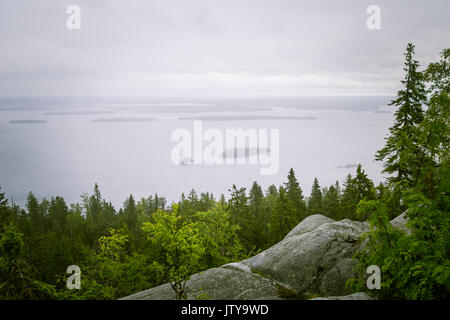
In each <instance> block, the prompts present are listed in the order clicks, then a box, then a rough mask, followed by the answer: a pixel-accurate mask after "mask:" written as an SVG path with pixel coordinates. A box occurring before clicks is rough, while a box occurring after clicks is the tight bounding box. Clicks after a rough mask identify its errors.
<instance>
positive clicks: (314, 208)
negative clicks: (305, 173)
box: [308, 178, 322, 214]
mask: <svg viewBox="0 0 450 320" xmlns="http://www.w3.org/2000/svg"><path fill="white" fill-rule="evenodd" d="M308 209H309V214H321V213H322V190H321V189H320V185H319V181H318V180H317V178H314V182H313V186H312V190H311V196H310V197H309V202H308Z"/></svg>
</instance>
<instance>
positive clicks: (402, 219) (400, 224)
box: [391, 211, 411, 234]
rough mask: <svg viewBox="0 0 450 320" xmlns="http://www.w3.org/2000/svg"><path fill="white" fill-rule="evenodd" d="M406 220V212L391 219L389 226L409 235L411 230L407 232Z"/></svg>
mask: <svg viewBox="0 0 450 320" xmlns="http://www.w3.org/2000/svg"><path fill="white" fill-rule="evenodd" d="M408 220H409V219H408V218H407V217H406V211H405V212H403V213H402V214H401V215H399V216H397V217H395V218H394V219H392V221H391V224H392V226H393V227H394V228H397V229H399V230H402V231H404V232H406V234H411V230H409V229H408V227H407V226H406V223H407V222H408Z"/></svg>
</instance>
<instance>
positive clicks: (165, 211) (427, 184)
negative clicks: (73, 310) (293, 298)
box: [0, 44, 450, 299]
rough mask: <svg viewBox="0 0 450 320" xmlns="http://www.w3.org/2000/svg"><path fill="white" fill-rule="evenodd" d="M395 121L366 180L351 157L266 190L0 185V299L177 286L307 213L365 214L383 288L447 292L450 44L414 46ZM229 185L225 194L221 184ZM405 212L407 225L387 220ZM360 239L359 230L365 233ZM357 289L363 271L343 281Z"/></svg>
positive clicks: (257, 247)
mask: <svg viewBox="0 0 450 320" xmlns="http://www.w3.org/2000/svg"><path fill="white" fill-rule="evenodd" d="M404 59H405V60H404V78H403V79H401V83H402V85H401V90H400V91H398V93H397V96H396V97H395V98H394V99H393V100H392V102H391V106H392V108H394V110H395V114H394V117H395V119H394V124H393V126H392V127H391V128H390V129H389V132H387V133H386V140H385V145H384V146H383V147H382V148H381V149H380V150H379V151H378V152H377V153H376V155H374V157H375V160H377V161H381V162H382V163H383V164H384V171H385V173H386V174H387V175H388V176H389V178H388V179H387V180H386V181H384V182H383V183H379V184H377V185H376V184H374V182H373V181H372V180H371V179H370V177H368V176H367V174H366V173H365V171H364V168H362V167H361V165H359V166H358V167H357V169H356V171H355V172H354V173H353V174H352V175H348V176H347V178H346V179H345V181H336V183H334V184H333V185H330V186H324V185H320V181H319V180H318V179H315V180H314V182H313V187H312V190H302V189H301V187H300V183H299V181H301V177H296V175H295V172H294V169H291V170H290V171H289V172H287V177H286V180H285V181H284V182H282V183H281V184H280V185H278V186H276V185H271V186H269V187H268V188H267V190H264V189H263V188H262V187H261V186H260V185H259V184H258V182H256V181H255V182H253V185H252V187H251V188H250V189H249V190H247V189H246V188H241V187H239V186H236V185H233V186H231V188H230V186H224V193H225V194H227V200H226V198H225V196H224V195H213V194H211V193H208V192H206V193H200V194H199V193H197V192H196V191H195V190H192V191H190V192H189V193H188V194H182V195H181V198H180V200H179V201H178V202H177V203H171V204H169V203H167V201H166V199H165V198H164V197H163V196H161V195H159V194H154V195H151V196H149V197H148V198H142V199H135V198H134V197H133V195H131V194H130V196H129V197H128V198H127V199H126V200H125V202H124V204H123V207H122V208H116V207H114V206H113V205H112V204H111V203H110V202H108V199H105V198H104V197H103V196H102V193H101V191H100V190H101V189H100V187H101V186H98V185H97V184H95V185H94V187H93V191H92V194H84V195H82V196H81V201H80V202H79V203H74V204H69V203H66V201H65V200H64V198H63V197H61V196H55V197H52V198H50V199H37V198H36V197H35V195H34V194H33V193H32V192H30V193H29V194H28V198H27V203H26V205H25V207H20V206H18V205H16V204H13V203H11V202H10V201H8V199H7V198H6V196H5V193H4V192H5V190H3V191H2V190H0V253H1V256H0V299H118V298H121V297H123V296H126V295H129V294H133V293H136V292H139V291H142V290H145V289H148V288H151V287H154V286H157V285H160V284H163V283H166V282H170V283H171V285H172V288H173V289H174V292H175V293H176V295H177V297H178V298H180V299H182V298H184V297H185V287H184V285H185V283H186V280H187V279H188V278H189V276H190V275H192V274H194V273H196V272H199V271H202V270H206V269H209V268H213V267H216V266H220V265H223V264H225V263H229V262H233V261H239V260H242V259H245V258H247V257H250V256H253V255H255V254H256V253H258V252H261V251H262V250H264V249H267V248H269V247H270V246H272V245H274V244H275V243H277V242H279V241H280V240H281V239H283V237H284V236H285V235H286V234H287V233H288V232H289V231H291V230H292V229H293V228H294V227H295V226H296V225H297V224H298V223H299V222H300V221H302V220H303V219H305V218H306V217H307V216H309V215H313V214H322V215H325V216H327V217H329V218H332V219H334V220H341V219H351V220H359V221H367V222H368V223H369V224H370V226H371V229H370V230H371V231H370V232H369V233H368V234H366V235H365V237H368V238H369V245H368V246H367V247H366V250H364V251H361V252H359V253H358V254H357V256H356V257H355V258H357V259H358V261H359V264H358V267H357V268H358V269H360V271H361V272H364V270H365V268H366V267H367V266H368V265H378V266H380V267H381V270H382V272H383V282H382V284H381V285H382V288H381V290H376V291H372V292H371V294H372V295H376V297H377V298H380V299H449V292H450V260H449V258H450V243H449V238H450V237H449V236H450V233H449V226H450V197H449V196H450V172H449V170H450V162H449V160H450V158H449V146H450V143H449V138H450V132H449V119H450V99H449V93H450V49H445V50H443V51H442V53H441V58H440V60H439V61H436V62H434V63H431V64H429V65H428V66H424V67H421V66H420V65H419V62H418V61H416V60H415V59H414V45H413V44H408V46H407V48H406V52H405V55H404ZM227 187H228V188H230V189H229V190H228V193H227V192H226V191H227V190H226V188H227ZM404 212H405V213H406V216H407V218H408V219H409V222H408V224H407V226H408V228H409V230H410V231H411V232H410V233H405V232H401V231H399V230H397V229H394V228H393V227H392V225H391V224H390V220H392V219H393V218H395V217H396V216H398V215H400V214H402V213H404ZM361 241H362V240H361ZM71 265H77V266H79V267H80V269H81V278H82V285H81V288H80V289H79V290H69V289H68V288H67V287H66V280H67V277H68V274H67V267H68V266H71ZM348 286H349V287H352V288H354V290H355V291H356V290H359V291H364V290H365V287H364V283H362V282H360V280H356V279H354V280H352V281H349V282H348Z"/></svg>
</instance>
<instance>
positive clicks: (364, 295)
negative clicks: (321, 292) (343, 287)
mask: <svg viewBox="0 0 450 320" xmlns="http://www.w3.org/2000/svg"><path fill="white" fill-rule="evenodd" d="M310 300H373V298H372V297H371V296H369V295H368V294H367V293H365V292H356V293H352V294H349V295H346V296H331V297H317V298H313V299H310Z"/></svg>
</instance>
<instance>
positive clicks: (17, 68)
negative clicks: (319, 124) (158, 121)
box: [0, 0, 450, 97]
mask: <svg viewBox="0 0 450 320" xmlns="http://www.w3.org/2000/svg"><path fill="white" fill-rule="evenodd" d="M70 4H76V5H78V6H79V7H80V8H81V29H80V30H68V29H67V27H66V20H67V18H68V17H69V15H68V14H67V13H66V9H67V7H68V5H70ZM371 4H374V5H378V6H379V7H380V8H381V30H369V29H368V28H367V27H366V20H367V18H368V16H369V15H368V14H367V13H366V8H367V7H368V6H369V5H371ZM449 14H450V1H448V0H441V1H440V0H431V1H421V0H417V1H412V0H408V1H406V0H405V1H392V0H391V1H380V0H372V1H365V0H354V1H345V0H343V1H336V0H329V1H320V0H319V1H300V0H220V1H218V0H176V1H175V0H132V1H130V0H95V1H93V0H71V1H64V0H58V1H56V0H28V1H24V0H1V2H0V42H1V44H0V49H1V50H0V96H125V97H127V96H130V97H131V96H139V97H242V96H295V95H353V94H369V95H373V94H381V95H383V94H386V95H392V94H394V93H395V91H396V90H397V89H398V87H399V84H400V82H399V81H400V78H401V77H402V75H403V71H402V67H403V53H404V49H405V47H406V44H407V42H409V41H411V42H413V43H414V44H415V45H416V58H417V59H418V60H419V61H420V62H421V63H422V65H426V64H428V63H429V62H430V61H433V60H436V59H437V58H438V55H439V52H440V51H441V50H442V49H444V48H446V47H447V48H448V47H450V41H449V39H450V19H449Z"/></svg>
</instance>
